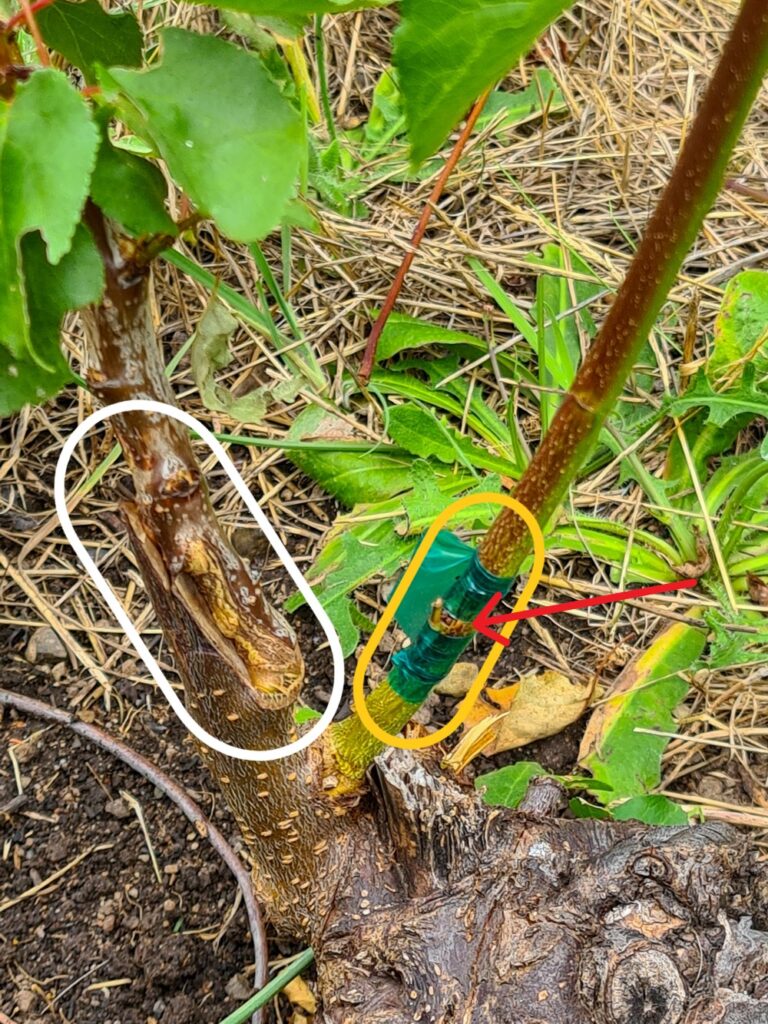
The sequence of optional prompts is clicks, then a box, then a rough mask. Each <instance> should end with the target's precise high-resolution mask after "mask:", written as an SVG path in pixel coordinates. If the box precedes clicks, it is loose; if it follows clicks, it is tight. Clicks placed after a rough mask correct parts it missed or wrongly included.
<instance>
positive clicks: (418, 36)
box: [394, 0, 572, 162]
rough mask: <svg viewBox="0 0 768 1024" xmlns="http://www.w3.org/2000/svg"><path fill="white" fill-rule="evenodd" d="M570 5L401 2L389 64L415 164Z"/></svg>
mask: <svg viewBox="0 0 768 1024" xmlns="http://www.w3.org/2000/svg"><path fill="white" fill-rule="evenodd" d="M571 3H572V0H452V3H450V4H446V3H445V2H444V0H403V2H402V4H401V10H402V19H403V20H402V25H401V27H400V28H399V29H398V31H397V33H396V35H395V44H394V49H395V66H396V68H397V70H398V74H399V76H400V86H401V88H402V91H403V95H404V97H405V107H406V114H407V117H408V131H409V135H410V138H411V151H412V155H413V159H414V161H415V162H418V161H421V160H424V159H425V158H426V157H428V156H429V155H430V154H431V153H433V152H434V151H435V150H436V149H438V148H439V147H440V146H441V145H442V143H443V141H444V140H445V137H446V136H447V135H448V133H449V132H450V130H451V129H452V128H453V127H454V125H455V124H456V123H457V121H459V119H460V118H461V117H462V116H463V115H464V114H465V113H466V112H467V110H468V108H469V107H470V105H471V104H472V103H473V101H474V100H475V99H477V97H478V96H479V95H480V94H481V93H482V92H483V90H484V89H486V88H487V87H488V86H489V85H492V84H493V83H494V82H495V81H497V80H498V79H500V78H502V77H503V75H505V74H506V72H507V71H508V70H509V69H510V68H511V67H513V66H514V65H515V64H516V63H517V61H518V60H519V59H520V57H522V56H523V55H524V54H526V53H527V52H528V50H530V49H531V47H532V46H533V44H534V43H535V42H536V39H537V38H538V37H539V36H540V35H541V33H542V32H543V31H544V29H545V28H546V27H547V25H549V24H550V22H552V21H554V20H555V18H557V17H558V15H560V14H561V13H562V12H563V11H564V10H565V9H566V8H567V7H569V6H570V5H571Z"/></svg>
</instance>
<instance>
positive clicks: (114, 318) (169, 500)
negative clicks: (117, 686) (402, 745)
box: [86, 204, 303, 706]
mask: <svg viewBox="0 0 768 1024" xmlns="http://www.w3.org/2000/svg"><path fill="white" fill-rule="evenodd" d="M86 221H87V223H88V226H89V228H90V229H91V232H92V234H93V236H94V239H95V241H96V244H97V246H98V248H99V252H100V253H101V256H102V260H103V262H104V268H105V276H106V289H105V293H104V298H103V299H102V301H101V303H100V304H99V305H98V306H97V307H95V308H94V310H93V311H92V314H91V327H92V329H91V330H90V332H89V341H90V345H89V349H88V357H89V366H88V368H87V370H86V373H87V378H88V381H89V383H90V384H91V386H92V387H93V390H94V392H95V393H96V394H97V395H98V397H99V398H101V399H102V401H104V402H105V403H107V404H110V403H114V402H120V401H123V400H125V399H130V398H149V399H155V400H157V401H161V402H165V403H167V404H170V405H173V404H174V398H173V393H172V391H171V387H170V384H169V383H168V380H167V378H166V376H165V374H164V372H163V365H162V360H161V357H160V349H159V346H158V344H157V341H156V339H155V334H154V328H153V324H152V317H151V312H150V305H149V285H150V271H149V268H148V267H147V266H145V265H144V264H143V262H142V263H137V262H136V261H135V260H134V258H133V254H134V249H133V246H134V243H133V242H132V240H130V239H127V238H125V237H124V236H121V235H120V234H119V233H118V232H117V231H116V230H115V229H114V227H113V225H111V223H110V222H109V221H108V220H106V219H105V218H104V217H103V216H102V214H101V212H100V211H99V210H98V208H97V207H96V206H94V205H93V204H91V205H89V207H88V209H87V211H86ZM115 421H116V426H117V432H118V435H119V438H120V442H121V444H122V447H123V451H124V453H125V456H126V459H127V461H128V464H129V466H130V469H131V473H132V475H133V480H134V485H135V489H136V496H137V512H138V515H139V519H140V521H141V524H142V527H143V530H144V532H145V533H146V534H147V536H148V537H149V538H150V540H151V541H152V543H153V544H154V545H155V547H156V548H157V549H158V550H159V551H161V552H162V553H163V561H164V564H165V568H166V571H167V572H168V574H169V577H170V578H171V579H172V580H177V579H178V580H183V582H184V583H185V584H189V583H191V584H192V587H193V589H194V590H195V591H196V592H197V594H198V596H199V597H200V598H201V600H202V601H203V603H204V604H205V605H206V606H207V607H208V609H209V611H210V613H211V617H212V619H213V623H214V624H215V627H216V628H217V629H218V630H219V631H220V632H221V634H222V638H223V641H224V642H225V643H226V641H227V640H228V641H230V642H231V646H232V648H233V650H232V654H233V656H235V657H236V659H238V660H239V661H240V662H241V664H242V667H243V670H244V674H245V676H246V677H247V678H248V679H249V680H250V683H251V685H252V686H253V687H254V689H255V691H256V692H257V694H259V695H261V698H262V699H263V701H264V703H265V706H269V705H274V706H277V705H279V704H286V703H291V702H292V701H293V699H294V698H295V697H296V696H297V693H298V688H299V686H300V684H301V679H302V676H303V663H302V661H301V654H300V652H299V649H298V646H297V645H296V639H295V637H294V635H293V631H292V630H291V629H290V627H289V626H288V624H287V623H286V622H285V620H284V619H283V618H282V617H281V616H280V615H278V614H277V613H276V612H275V611H274V610H273V609H271V608H270V607H269V605H268V604H267V602H266V601H265V600H264V596H263V594H262V592H261V588H260V587H259V586H258V584H257V583H256V582H255V581H254V580H253V579H252V578H251V576H250V574H249V573H248V571H247V569H246V568H245V566H244V565H243V563H242V561H241V559H240V558H239V557H238V556H237V555H236V554H235V552H234V551H233V550H232V547H231V546H230V544H229V542H228V540H227V539H226V537H225V536H224V534H223V533H222V530H221V527H220V526H219V524H218V521H217V519H216V515H215V513H214V511H213V508H212V507H211V503H210V500H209V497H208V489H207V487H206V485H205V481H204V480H203V479H202V476H201V474H200V470H199V468H198V465H197V459H196V458H195V454H194V452H193V450H192V445H191V443H190V440H189V436H188V434H187V430H186V428H185V427H184V426H183V425H182V424H180V423H179V422H177V421H176V420H174V419H171V418H170V417H166V416H158V415H155V414H153V413H146V412H133V413H127V414H124V415H120V416H117V417H116V418H115ZM264 635H267V636H270V637H271V638H272V644H271V646H270V649H269V652H268V655H265V653H264V651H263V649H262V648H263V645H262V647H260V645H259V644H258V643H257V642H255V640H254V638H256V637H259V636H264ZM224 638H225V639H224ZM235 657H233V661H234V660H235Z"/></svg>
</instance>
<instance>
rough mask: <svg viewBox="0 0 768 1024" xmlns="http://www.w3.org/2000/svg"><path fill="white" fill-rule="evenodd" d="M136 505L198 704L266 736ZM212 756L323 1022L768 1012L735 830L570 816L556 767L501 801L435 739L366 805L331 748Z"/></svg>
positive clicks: (766, 919) (258, 880)
mask: <svg viewBox="0 0 768 1024" xmlns="http://www.w3.org/2000/svg"><path fill="white" fill-rule="evenodd" d="M125 512H126V515H127V522H128V526H129V536H130V539H131V544H132V547H133V549H134V552H135V554H136V557H137V559H138V562H139V566H140V568H141V572H142V576H143V578H144V580H145V582H146V583H147V585H148V589H149V592H150V595H151V597H152V600H153V603H154V606H155V610H156V612H157V615H158V618H159V620H160V622H161V624H162V626H163V631H164V633H165V635H166V637H168V639H169V641H170V643H171V645H172V647H173V650H174V654H175V656H176V661H177V667H178V669H179V673H180V676H181V678H182V680H183V681H184V687H185V694H186V702H187V704H188V706H189V707H190V709H191V710H192V711H193V713H194V714H195V715H196V716H197V717H198V718H199V720H200V721H201V722H202V723H203V724H204V725H205V727H206V728H207V729H209V730H210V731H211V732H213V733H214V734H216V735H218V736H221V737H222V738H223V739H226V740H227V741H228V742H232V743H237V744H241V745H244V746H248V745H257V744H258V743H260V742H263V728H260V727H259V725H258V723H259V721H260V720H262V719H263V715H264V712H263V711H259V709H258V708H256V707H253V706H251V705H250V704H249V691H248V690H247V689H246V688H244V687H242V686H241V685H240V683H239V680H238V679H237V678H236V677H233V674H232V672H231V670H230V669H229V667H228V665H227V663H226V661H223V660H222V658H221V656H220V653H219V651H218V650H217V649H216V647H215V645H214V644H213V643H212V641H211V637H210V635H209V634H208V633H207V632H206V631H203V630H201V629H200V627H199V624H198V621H197V619H196V617H195V616H192V615H190V614H189V611H188V610H187V609H186V608H185V607H184V606H183V605H181V604H180V603H179V602H178V601H177V600H176V598H175V597H174V593H173V589H172V588H171V589H169V588H168V586H167V585H166V584H165V583H164V581H163V577H162V574H161V573H159V572H158V564H159V562H160V556H159V553H158V552H157V551H156V550H153V548H152V545H151V542H149V541H148V538H147V537H146V536H145V535H142V534H141V533H140V532H138V531H139V530H140V529H141V528H140V526H139V525H138V524H137V518H136V514H135V512H134V510H133V509H132V508H131V507H130V506H128V507H126V509H125ZM222 690H223V691H225V692H226V693H227V694H228V695H229V696H228V698H227V702H226V705H222V703H221V700H220V699H218V698H216V697H212V696H211V694H216V693H217V692H220V691H222ZM238 702H239V703H238ZM224 706H226V707H227V708H232V707H239V708H240V710H241V712H242V714H241V715H240V717H238V718H237V719H236V720H234V721H232V720H231V714H227V713H224V712H223V711H222V708H223V707H224ZM282 714H283V715H290V711H287V710H286V711H283V712H282ZM284 727H285V728H286V729H288V728H290V726H289V723H288V722H287V721H286V722H285V723H284ZM200 751H201V754H202V756H203V757H204V759H205V761H206V762H207V764H208V766H209V767H210V769H211V772H212V774H213V775H214V777H215V778H216V779H217V780H218V782H219V783H220V785H221V787H222V790H223V792H224V794H225V796H226V798H227V802H228V803H229V805H230V807H231V808H232V810H233V812H234V814H235V816H236V818H237V820H238V823H239V825H240V828H241V830H242V833H243V837H244V839H245V841H246V843H247V844H248V847H249V849H250V850H251V851H252V853H253V855H254V860H255V867H254V871H253V882H254V887H255V889H256V892H257V894H258V896H259V899H260V900H261V902H262V905H263V908H264V910H265V911H266V912H267V914H268V915H269V917H270V918H271V921H272V923H273V925H274V927H275V928H276V930H277V931H278V933H279V934H281V935H283V936H285V937H288V938H293V939H297V940H299V941H300V942H302V943H306V944H311V945H312V946H313V947H314V949H315V953H316V962H317V969H318V979H319V984H320V991H321V996H322V1007H323V1008H322V1011H321V1013H320V1016H319V1022H322V1024H406V1022H408V1024H410V1022H412V1021H423V1022H424V1024H459V1022H461V1024H486V1022H490V1021H498V1022H500V1024H721V1022H722V1024H766V1022H768V931H766V930H765V929H768V867H767V866H766V864H765V863H762V864H761V863H759V861H758V857H757V854H756V852H755V851H754V850H750V846H749V842H748V838H747V837H745V836H743V835H740V834H739V833H737V832H736V831H735V830H734V829H730V828H728V827H722V826H715V825H700V826H697V827H694V828H648V827H647V826H645V825H642V824H639V823H621V822H598V821H573V820H565V819H560V818H558V817H557V813H558V812H559V810H560V807H561V806H563V805H564V804H565V801H564V799H561V794H560V793H559V792H558V790H557V789H555V790H554V793H553V789H552V784H551V783H549V782H547V783H544V784H543V785H542V786H539V787H534V788H533V792H532V793H531V794H530V795H529V797H528V798H527V800H526V803H525V804H524V806H523V809H522V810H521V811H520V812H512V811H507V810H502V809H499V808H488V807H486V806H485V805H484V804H483V803H482V802H481V800H480V799H479V797H478V796H477V794H476V793H475V792H474V790H469V789H463V788H461V787H460V786H459V785H458V784H457V783H456V782H454V781H452V780H450V779H448V778H446V777H444V776H442V775H441V774H440V772H439V769H438V768H437V767H436V765H437V755H436V754H434V753H433V754H431V756H430V755H426V756H424V757H421V758H417V757H416V756H415V755H414V754H411V753H410V752H400V751H395V750H391V751H388V752H387V753H386V754H383V755H381V756H380V757H379V758H378V759H377V760H376V762H375V764H374V766H373V768H372V769H371V771H370V773H369V786H368V790H367V792H365V793H364V794H363V795H362V796H358V797H357V798H356V799H355V801H354V802H353V803H350V802H349V801H345V800H344V799H343V798H335V797H333V796H332V795H331V790H333V789H334V788H335V783H336V780H335V779H333V778H330V779H328V778H324V776H323V772H324V771H325V768H324V765H323V761H322V758H321V757H320V756H317V755H316V752H315V755H314V756H313V754H312V752H302V753H300V754H298V755H295V756H293V757H292V758H290V759H285V760H283V761H280V762H277V763H269V764H265V765H263V766H258V767H255V766H254V765H253V764H250V763H248V762H244V761H236V760H234V759H231V758H227V757H225V756H222V755H219V754H216V753H214V752H211V751H210V750H207V749H206V748H204V747H202V746H201V747H200ZM260 769H261V770H260Z"/></svg>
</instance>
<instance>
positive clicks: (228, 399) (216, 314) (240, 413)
mask: <svg viewBox="0 0 768 1024" xmlns="http://www.w3.org/2000/svg"><path fill="white" fill-rule="evenodd" d="M237 327H238V323H237V320H236V319H235V318H234V317H233V316H232V314H231V313H230V312H229V311H228V310H227V308H226V307H225V306H224V304H223V303H222V302H220V301H219V300H218V299H215V298H214V299H212V300H211V302H210V303H209V304H208V306H207V308H206V310H205V312H204V313H203V315H202V317H201V318H200V322H199V324H198V325H197V328H196V330H195V334H194V337H193V339H192V345H191V347H190V351H189V358H190V363H191V364H192V375H193V377H194V378H195V384H197V387H198V388H199V390H200V397H201V398H202V400H203V404H204V405H205V407H206V408H207V409H211V410H212V411H213V412H224V413H226V414H227V415H228V416H231V417H232V418H233V419H235V420H239V421H240V422H241V423H260V422H261V420H263V419H264V417H265V415H266V413H267V409H268V407H269V404H270V403H271V402H273V401H281V402H292V401H293V400H294V399H295V398H296V395H297V394H298V392H299V390H300V389H301V387H302V384H303V381H302V380H301V379H300V378H298V377H295V378H293V379H292V380H284V381H279V382H277V383H275V384H273V385H266V384H265V385H262V386H261V387H256V388H253V389H252V390H251V391H248V392H246V393H245V394H244V395H237V396H236V395H233V394H232V393H231V392H230V391H228V390H227V388H225V387H223V386H222V385H221V384H217V383H216V379H215V375H216V373H217V372H218V371H219V370H223V369H224V368H225V367H227V366H229V364H230V363H231V362H232V353H231V352H230V350H229V338H230V335H232V334H233V333H234V331H235V330H236V329H237Z"/></svg>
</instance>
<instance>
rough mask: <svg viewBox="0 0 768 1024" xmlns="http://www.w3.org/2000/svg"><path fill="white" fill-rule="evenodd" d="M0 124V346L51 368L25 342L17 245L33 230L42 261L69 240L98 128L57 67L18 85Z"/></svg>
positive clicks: (54, 259)
mask: <svg viewBox="0 0 768 1024" xmlns="http://www.w3.org/2000/svg"><path fill="white" fill-rule="evenodd" d="M3 113H4V115H5V116H4V117H3V118H2V125H0V133H2V136H3V137H2V138H1V139H0V142H1V143H2V151H1V152H0V191H1V194H2V198H1V199H0V345H2V346H4V347H6V348H7V349H8V350H9V351H10V353H11V355H12V356H13V357H14V358H15V359H18V360H22V359H23V360H30V359H31V360H33V361H37V362H40V363H41V364H43V365H47V367H48V369H49V370H50V371H53V370H54V368H53V367H52V366H50V365H48V364H47V363H46V360H45V359H44V357H43V356H42V355H41V354H40V353H36V351H35V349H34V347H33V346H32V344H31V343H30V330H29V317H28V314H27V311H26V305H25V294H24V282H23V278H22V274H21V263H20V244H21V239H22V238H23V236H24V235H26V234H28V233H30V232H32V231H40V232H41V234H42V236H43V238H44V239H45V241H46V243H47V250H48V259H49V261H50V262H51V263H52V264H56V263H58V262H59V261H60V260H61V258H62V257H63V256H64V254H65V253H66V252H67V251H68V250H69V248H70V246H71V245H72V240H73V236H74V233H75V228H76V227H77V223H78V221H79V220H80V211H81V210H82V207H83V204H84V202H85V198H86V196H87V194H88V185H89V181H90V175H91V170H92V168H93V164H94V161H95V158H96V148H97V146H98V134H97V132H96V127H95V125H94V124H93V122H92V121H91V114H90V111H89V109H88V105H87V104H86V102H85V100H84V99H83V98H82V97H81V96H80V95H79V94H78V92H77V91H76V90H75V89H74V88H73V87H72V85H71V84H70V83H69V81H68V80H67V77H66V75H64V74H63V73H62V72H61V71H54V70H52V69H50V68H44V69H43V70H41V71H38V72H36V73H35V74H34V75H32V77H31V78H30V80H29V81H28V82H25V83H24V84H22V85H19V87H18V90H17V94H16V98H15V100H14V102H13V103H12V104H11V105H10V107H9V108H5V107H4V110H3Z"/></svg>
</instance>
